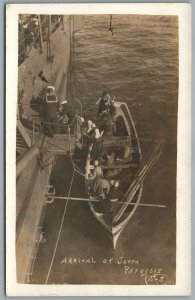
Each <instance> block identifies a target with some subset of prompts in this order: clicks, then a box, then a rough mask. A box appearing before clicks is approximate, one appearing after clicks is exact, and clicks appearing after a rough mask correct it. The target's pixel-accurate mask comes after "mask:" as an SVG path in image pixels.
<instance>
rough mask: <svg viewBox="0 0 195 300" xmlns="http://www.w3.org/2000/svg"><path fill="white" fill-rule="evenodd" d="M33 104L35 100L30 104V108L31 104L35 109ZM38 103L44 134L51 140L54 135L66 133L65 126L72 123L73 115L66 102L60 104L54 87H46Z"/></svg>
mask: <svg viewBox="0 0 195 300" xmlns="http://www.w3.org/2000/svg"><path fill="white" fill-rule="evenodd" d="M35 102H36V101H35V100H34V102H33V101H32V102H31V107H32V108H33V104H35V107H37V106H36V103H35ZM38 102H39V106H38V109H39V113H40V115H41V118H42V121H43V122H42V123H43V132H44V134H45V135H47V136H48V137H50V138H53V134H55V133H56V134H63V133H67V126H68V125H69V124H71V123H72V122H73V120H74V115H75V114H74V112H73V110H72V109H71V107H70V106H69V105H68V101H67V100H63V101H62V102H61V103H60V101H59V97H58V94H57V93H56V90H55V87H54V86H51V85H48V86H47V88H46V89H45V90H44V91H43V92H42V94H41V96H40V97H39V99H38Z"/></svg>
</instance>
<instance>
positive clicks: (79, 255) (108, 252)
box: [31, 15, 179, 285]
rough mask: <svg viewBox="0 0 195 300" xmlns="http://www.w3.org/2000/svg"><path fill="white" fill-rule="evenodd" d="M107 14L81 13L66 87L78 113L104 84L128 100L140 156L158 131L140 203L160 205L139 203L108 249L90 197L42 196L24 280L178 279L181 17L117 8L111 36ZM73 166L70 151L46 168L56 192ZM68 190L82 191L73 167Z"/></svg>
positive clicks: (92, 108) (92, 107) (90, 111)
mask: <svg viewBox="0 0 195 300" xmlns="http://www.w3.org/2000/svg"><path fill="white" fill-rule="evenodd" d="M109 23H110V16H109V15H99V16H97V15H86V16H84V24H83V28H82V30H80V31H77V32H76V33H75V35H74V43H73V46H74V47H73V53H72V55H73V71H72V72H73V75H72V76H74V95H73V96H74V97H76V98H78V99H80V100H81V102H82V105H83V112H84V114H87V115H93V116H94V115H95V114H96V112H97V105H96V104H95V103H96V101H97V99H98V98H99V97H100V95H101V94H102V92H103V91H104V90H108V91H109V92H110V94H111V95H112V96H114V95H115V96H116V99H117V100H119V101H124V102H126V103H127V104H128V107H129V109H130V111H131V114H132V117H133V120H134V122H135V126H136V129H137V133H138V136H139V138H140V143H141V147H142V152H143V157H144V155H145V154H146V153H147V152H148V151H149V149H150V146H151V143H152V141H153V140H157V139H163V140H164V143H165V145H164V149H163V153H162V155H161V157H160V159H159V160H158V161H157V163H156V164H155V166H154V167H153V169H152V170H151V172H150V173H149V174H148V176H147V178H146V179H145V181H144V188H143V195H142V198H141V202H142V203H149V204H158V205H165V206H166V208H157V207H139V208H138V209H137V210H136V212H135V214H134V215H133V217H132V218H131V220H130V222H129V223H128V225H127V226H126V227H125V229H124V230H123V232H122V234H121V236H120V237H119V240H118V243H117V247H116V250H115V251H114V250H113V248H112V244H111V241H110V240H109V238H108V236H107V233H106V232H105V230H104V229H103V227H102V226H101V225H100V224H99V223H98V222H97V221H96V219H95V218H94V217H93V216H92V214H91V212H90V209H89V207H88V204H87V203H82V202H77V201H75V202H74V201H69V202H68V203H67V202H66V201H64V200H58V201H56V202H54V203H53V204H49V205H47V208H46V213H45V218H44V223H43V233H44V239H43V240H42V242H41V243H40V246H39V249H38V253H37V257H36V261H35V265H34V270H33V275H32V277H31V283H40V284H43V283H45V282H46V281H47V283H49V284H130V285H134V284H174V283H175V281H176V276H175V270H176V269H175V267H176V159H177V156H176V154H177V108H178V67H179V66H178V19H177V17H175V16H145V15H114V16H113V18H112V26H113V35H112V33H111V32H110V31H108V28H109ZM72 172H73V170H72V165H71V162H70V160H69V159H68V158H65V157H58V158H57V160H56V165H55V168H54V170H53V173H52V177H51V182H52V184H54V185H55V187H56V193H57V195H61V196H63V195H67V193H68V191H69V187H70V181H71V176H72ZM71 195H72V196H76V197H78V196H83V195H84V189H83V177H82V176H81V175H79V174H76V175H75V176H74V181H73V185H72V189H71ZM64 212H65V218H64V222H63V224H62V228H61V229H62V230H61V234H60V236H59V239H58V233H59V229H60V226H61V220H62V216H63V213H64ZM57 241H58V244H57V247H56V249H55V246H56V242H57ZM54 250H55V252H54ZM54 254H55V255H54ZM82 259H83V260H82ZM73 261H74V262H73ZM136 269H137V271H136ZM151 270H152V271H151ZM155 270H156V271H155ZM157 272H160V273H158V274H161V275H163V276H164V277H162V276H161V279H162V281H160V279H159V277H158V275H156V276H155V278H156V280H155V279H154V278H151V277H150V276H149V275H151V274H154V273H155V274H156V273H157Z"/></svg>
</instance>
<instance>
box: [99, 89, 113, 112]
mask: <svg viewBox="0 0 195 300" xmlns="http://www.w3.org/2000/svg"><path fill="white" fill-rule="evenodd" d="M96 104H99V108H98V116H101V115H103V114H108V113H109V111H110V95H109V93H108V92H106V91H104V92H103V94H102V96H101V97H100V98H99V99H98V101H97V102H96Z"/></svg>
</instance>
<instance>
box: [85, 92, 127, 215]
mask: <svg viewBox="0 0 195 300" xmlns="http://www.w3.org/2000/svg"><path fill="white" fill-rule="evenodd" d="M97 104H99V109H98V119H97V121H96V124H95V123H94V122H92V121H91V120H88V121H86V123H85V122H84V120H83V124H85V125H83V126H84V130H83V136H84V137H85V138H86V145H87V150H88V151H87V164H86V174H85V176H86V183H87V192H88V194H89V195H90V196H91V197H97V198H98V199H100V200H104V201H102V203H104V204H105V205H104V208H106V209H107V211H108V212H113V211H114V210H115V209H116V207H117V206H118V205H119V202H120V201H123V200H124V195H123V193H122V191H121V190H120V186H119V181H118V180H113V179H112V180H107V179H106V178H105V176H104V173H103V170H102V167H101V163H103V164H107V165H108V164H110V163H112V162H113V161H114V158H115V153H111V154H110V155H109V154H108V153H107V151H106V149H105V148H104V143H103V140H104V137H105V136H112V135H113V133H114V130H115V126H114V124H115V122H116V107H115V104H114V98H112V99H111V97H110V95H109V94H108V93H106V92H104V93H103V94H102V96H101V98H100V99H99V100H98V101H97ZM111 161H112V162H111Z"/></svg>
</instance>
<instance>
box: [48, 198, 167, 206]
mask: <svg viewBox="0 0 195 300" xmlns="http://www.w3.org/2000/svg"><path fill="white" fill-rule="evenodd" d="M52 198H53V200H67V199H68V200H71V201H81V202H97V203H104V201H105V200H100V199H97V198H89V199H88V198H76V197H69V198H68V197H61V196H54V197H52ZM110 201H111V202H116V203H117V204H125V203H126V204H128V206H144V207H157V208H166V205H163V204H150V203H134V202H128V201H125V202H123V201H118V199H117V198H116V199H112V200H110ZM50 203H52V202H50Z"/></svg>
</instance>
